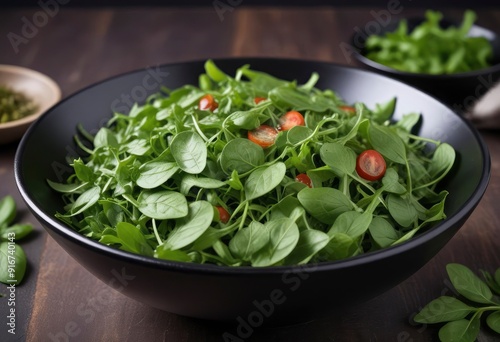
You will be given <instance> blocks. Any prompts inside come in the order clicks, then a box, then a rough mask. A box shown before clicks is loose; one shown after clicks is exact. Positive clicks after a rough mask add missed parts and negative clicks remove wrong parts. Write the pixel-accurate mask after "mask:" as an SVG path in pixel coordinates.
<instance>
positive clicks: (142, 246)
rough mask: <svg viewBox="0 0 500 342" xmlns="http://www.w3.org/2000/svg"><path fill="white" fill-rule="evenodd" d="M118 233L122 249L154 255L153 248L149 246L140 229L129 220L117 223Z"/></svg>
mask: <svg viewBox="0 0 500 342" xmlns="http://www.w3.org/2000/svg"><path fill="white" fill-rule="evenodd" d="M116 235H117V236H118V238H119V239H120V240H121V243H122V246H121V249H123V250H126V251H128V252H132V253H137V254H141V255H146V256H153V249H152V248H151V246H149V244H148V242H147V240H146V238H145V237H144V235H143V234H142V233H141V231H140V229H139V228H137V227H135V226H134V225H132V224H130V223H128V222H120V223H118V224H117V225H116Z"/></svg>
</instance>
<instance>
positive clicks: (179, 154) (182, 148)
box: [170, 131, 207, 174]
mask: <svg viewBox="0 0 500 342" xmlns="http://www.w3.org/2000/svg"><path fill="white" fill-rule="evenodd" d="M170 150H171V151H172V156H173V157H174V159H175V161H176V162H177V165H178V166H179V167H180V168H181V170H182V171H184V172H187V173H191V174H198V173H201V172H202V171H203V169H204V168H205V165H206V164H207V147H206V146H205V143H204V142H203V139H202V138H201V137H200V136H199V135H198V134H197V133H195V132H190V131H185V132H181V133H178V134H177V135H176V136H175V138H174V139H173V140H172V144H171V145H170Z"/></svg>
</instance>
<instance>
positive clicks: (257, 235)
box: [229, 221, 270, 261]
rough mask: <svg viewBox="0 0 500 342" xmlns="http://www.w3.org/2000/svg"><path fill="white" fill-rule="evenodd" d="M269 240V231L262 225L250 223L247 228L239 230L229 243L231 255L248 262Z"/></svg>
mask: <svg viewBox="0 0 500 342" xmlns="http://www.w3.org/2000/svg"><path fill="white" fill-rule="evenodd" d="M269 239H270V235H269V230H268V229H267V227H266V226H264V225H263V224H262V223H260V222H257V221H252V222H251V223H250V224H249V225H248V227H247V228H243V229H240V230H239V231H238V232H237V233H236V234H235V235H234V237H233V238H232V239H231V241H229V250H230V251H231V253H232V254H233V255H234V256H236V257H238V258H240V259H242V260H245V261H250V260H251V259H252V257H253V255H254V254H255V253H257V252H258V251H259V250H261V249H262V248H263V247H264V246H265V245H266V244H267V243H268V242H269Z"/></svg>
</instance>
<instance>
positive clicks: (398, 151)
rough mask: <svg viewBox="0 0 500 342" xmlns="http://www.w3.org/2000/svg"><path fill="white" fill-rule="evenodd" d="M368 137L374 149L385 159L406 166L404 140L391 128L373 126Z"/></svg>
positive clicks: (369, 129)
mask: <svg viewBox="0 0 500 342" xmlns="http://www.w3.org/2000/svg"><path fill="white" fill-rule="evenodd" d="M368 136H369V139H370V143H371V144H372V146H373V148H374V149H375V150H377V151H378V152H380V153H381V154H382V155H383V156H384V157H385V158H387V159H389V160H392V161H393V162H395V163H398V164H403V165H404V164H406V148H405V144H404V142H403V140H402V139H401V138H400V137H399V135H398V134H397V133H396V132H394V131H393V130H392V129H391V128H389V127H386V126H380V125H375V124H372V125H370V127H369V128H368Z"/></svg>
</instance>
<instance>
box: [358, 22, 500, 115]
mask: <svg viewBox="0 0 500 342" xmlns="http://www.w3.org/2000/svg"><path fill="white" fill-rule="evenodd" d="M406 20H407V22H408V30H409V31H410V32H411V30H413V29H414V28H415V27H416V26H418V25H419V24H421V23H422V22H423V21H424V19H423V18H408V19H406ZM399 22H400V21H399V20H393V21H391V22H389V23H388V24H387V25H385V26H381V25H379V26H377V28H378V30H377V33H376V34H377V35H384V34H385V33H387V32H393V31H395V30H396V28H397V27H398V25H399ZM440 25H441V26H442V27H443V28H447V27H449V26H457V25H458V23H456V22H454V21H451V20H447V19H443V20H442V21H441V22H440ZM368 36H369V35H367V34H365V33H363V32H362V31H361V32H356V34H354V35H353V36H352V38H351V45H352V47H353V50H352V55H353V56H354V57H355V59H356V60H357V62H358V64H359V65H360V66H364V67H367V68H368V69H370V70H373V71H377V72H379V73H381V74H383V75H386V76H389V77H392V78H395V79H398V80H400V81H402V82H404V83H407V84H409V85H412V86H414V87H417V88H419V89H421V90H423V91H425V92H427V93H429V94H431V95H433V96H435V97H437V98H438V99H439V100H441V101H443V102H444V103H445V104H447V105H448V106H450V107H452V108H453V109H454V110H455V111H456V112H459V113H461V114H464V113H466V112H467V111H468V110H470V109H471V108H472V106H473V105H474V103H475V102H476V101H477V100H478V99H479V98H480V97H481V96H482V95H484V94H485V93H486V92H487V91H488V90H489V89H490V88H492V87H493V85H494V84H495V83H496V82H497V81H498V80H499V79H500V38H499V37H498V35H496V34H495V33H494V32H492V31H490V30H488V29H486V28H484V27H480V26H477V25H473V26H472V28H471V30H470V31H469V36H471V37H485V38H486V39H488V41H489V42H490V43H491V45H492V48H493V58H492V61H491V63H492V65H491V66H490V67H488V68H484V69H480V70H475V71H470V72H463V73H456V74H446V75H445V74H443V75H432V74H420V73H411V72H405V71H401V70H396V69H393V68H391V67H388V66H386V65H383V64H380V63H378V62H375V61H373V60H371V59H369V58H367V57H366V56H365V55H366V49H365V42H366V39H367V37H368Z"/></svg>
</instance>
